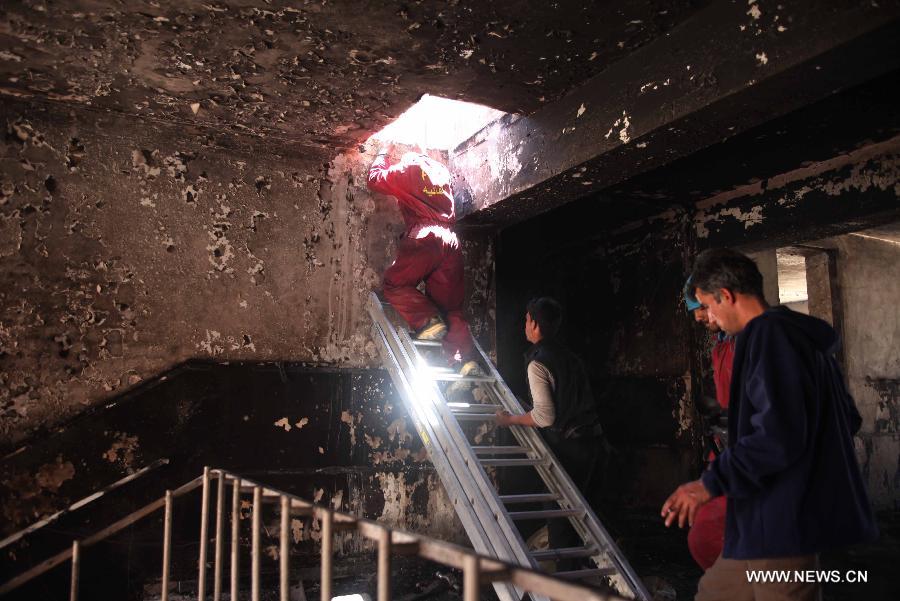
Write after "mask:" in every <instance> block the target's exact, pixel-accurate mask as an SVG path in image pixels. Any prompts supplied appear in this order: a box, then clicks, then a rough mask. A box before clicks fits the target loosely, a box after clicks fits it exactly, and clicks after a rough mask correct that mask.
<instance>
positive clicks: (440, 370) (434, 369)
mask: <svg viewBox="0 0 900 601" xmlns="http://www.w3.org/2000/svg"><path fill="white" fill-rule="evenodd" d="M428 371H429V372H431V373H432V374H453V373H456V372H455V371H453V368H452V367H441V366H438V365H429V366H428Z"/></svg>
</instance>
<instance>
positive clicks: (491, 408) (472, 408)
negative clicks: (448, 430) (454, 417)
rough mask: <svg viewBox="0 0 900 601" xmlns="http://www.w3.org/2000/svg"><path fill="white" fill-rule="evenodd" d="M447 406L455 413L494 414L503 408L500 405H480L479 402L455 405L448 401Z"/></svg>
mask: <svg viewBox="0 0 900 601" xmlns="http://www.w3.org/2000/svg"><path fill="white" fill-rule="evenodd" d="M447 406H448V407H449V408H450V411H452V412H453V413H490V414H491V415H494V414H495V413H497V411H499V410H500V409H503V407H501V406H500V405H487V404H483V405H479V404H471V405H470V404H461V405H454V404H453V403H447Z"/></svg>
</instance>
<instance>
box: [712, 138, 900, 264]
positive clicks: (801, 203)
mask: <svg viewBox="0 0 900 601" xmlns="http://www.w3.org/2000/svg"><path fill="white" fill-rule="evenodd" d="M898 219H900V136H895V137H894V138H891V139H890V140H886V141H884V142H880V143H877V144H871V145H869V146H865V147H863V148H860V149H858V150H855V151H853V152H850V153H847V154H843V155H840V156H838V157H834V158H832V159H829V160H827V161H821V162H818V163H814V164H812V165H809V166H806V167H802V168H799V169H794V170H792V171H789V172H787V173H783V174H780V175H777V176H775V177H771V178H768V179H766V180H763V181H760V182H757V183H754V184H750V185H746V186H741V187H738V188H735V189H733V190H729V191H727V192H723V193H721V194H717V195H716V196H713V197H712V198H709V199H707V200H704V201H701V202H699V203H697V210H696V212H695V214H694V229H695V234H696V238H697V245H698V247H699V248H701V249H702V248H709V247H717V246H740V247H741V248H742V249H743V250H745V251H752V250H757V249H767V248H774V247H780V246H791V245H795V244H802V243H803V242H806V241H809V240H817V239H819V238H826V237H829V236H835V235H839V234H846V233H848V232H854V231H858V230H861V229H865V228H867V227H872V226H875V225H879V224H883V223H887V222H890V221H896V220H898Z"/></svg>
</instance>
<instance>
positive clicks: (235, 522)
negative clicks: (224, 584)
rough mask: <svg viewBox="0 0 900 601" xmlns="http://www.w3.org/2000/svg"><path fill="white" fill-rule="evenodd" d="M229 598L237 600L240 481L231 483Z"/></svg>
mask: <svg viewBox="0 0 900 601" xmlns="http://www.w3.org/2000/svg"><path fill="white" fill-rule="evenodd" d="M231 482H232V483H233V484H234V488H233V489H232V491H231V598H232V599H237V598H238V562H239V561H240V544H241V479H240V478H234V479H233V480H232V481H231Z"/></svg>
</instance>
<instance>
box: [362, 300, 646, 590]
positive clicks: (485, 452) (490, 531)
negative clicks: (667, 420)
mask: <svg viewBox="0 0 900 601" xmlns="http://www.w3.org/2000/svg"><path fill="white" fill-rule="evenodd" d="M368 311H369V314H370V316H371V317H372V339H373V340H374V341H375V343H376V345H377V346H378V347H379V351H380V353H381V357H382V359H383V362H384V366H385V367H386V368H387V370H388V372H389V373H390V374H391V378H392V380H393V382H394V385H395V387H396V388H397V390H398V391H399V392H400V396H401V397H402V398H403V402H404V404H405V406H406V408H407V411H408V412H409V415H410V417H411V418H412V421H413V423H414V425H415V428H416V431H417V432H418V434H419V437H420V438H421V440H422V443H423V444H424V445H425V448H426V450H427V452H428V456H429V458H430V459H431V462H432V464H433V465H434V468H435V471H436V472H437V474H438V477H439V478H440V479H441V482H442V483H443V485H444V489H445V490H446V492H447V495H448V497H449V498H450V501H451V502H452V503H453V506H454V508H455V510H456V513H457V515H458V516H459V518H460V521H461V522H462V524H463V527H464V528H465V530H466V533H467V534H468V536H469V540H470V541H471V543H472V546H473V547H474V549H475V550H476V551H477V552H478V553H482V554H485V555H489V556H492V557H496V558H498V559H501V560H503V561H506V562H509V563H512V564H518V565H521V566H525V567H529V568H532V569H540V566H539V562H541V561H552V560H558V559H568V558H591V559H592V560H593V563H594V564H595V566H596V567H594V568H592V569H584V570H578V571H572V572H557V573H555V574H554V575H555V576H557V577H559V578H564V579H567V580H573V581H580V582H582V583H585V584H589V583H590V582H591V581H597V580H598V579H605V583H606V584H608V585H609V586H611V587H612V588H613V589H614V590H615V591H616V592H617V593H618V594H620V595H622V596H624V597H630V598H633V599H638V600H640V601H650V598H651V597H650V594H649V593H648V592H647V589H646V588H645V587H644V584H643V583H642V582H641V580H640V579H639V578H638V576H637V574H636V573H635V572H634V570H633V569H632V568H631V566H630V565H629V563H628V561H627V560H626V559H625V557H624V556H623V555H622V552H621V551H620V550H619V548H618V547H617V546H616V544H615V542H613V540H612V538H611V537H610V536H609V533H608V532H607V531H606V529H605V528H604V527H603V525H602V524H601V523H600V520H598V519H597V516H596V515H595V514H594V512H593V511H592V510H591V508H590V507H589V506H588V504H587V502H586V501H585V499H584V497H583V496H582V495H581V493H580V492H579V491H578V489H577V487H576V486H575V485H574V484H573V483H572V480H571V479H570V478H569V476H568V474H566V472H565V470H563V468H562V467H561V465H560V464H559V461H558V460H557V459H556V457H555V456H554V455H553V453H552V452H551V451H550V449H549V448H548V447H547V445H546V443H545V442H544V440H543V438H542V437H541V435H540V434H539V433H538V432H537V431H536V430H535V429H534V428H524V427H517V426H513V427H511V428H510V430H511V431H512V434H513V436H514V437H515V439H516V442H517V443H518V444H517V445H516V446H479V445H478V444H477V443H475V444H473V442H471V441H470V440H469V438H470V435H471V432H469V433H467V432H466V430H465V429H464V428H463V426H462V424H470V425H471V424H484V423H486V422H490V421H492V420H493V417H494V413H495V412H496V411H498V410H499V409H505V410H506V411H509V412H510V413H512V414H521V413H524V410H523V408H522V405H521V404H520V403H519V401H518V399H517V398H516V397H515V395H513V394H512V392H511V391H510V390H509V387H508V386H507V385H506V383H505V382H504V381H503V379H502V378H501V377H500V374H499V373H498V372H497V370H496V368H495V367H494V365H493V364H492V363H491V362H490V360H489V359H488V357H487V356H486V355H485V353H484V350H483V349H482V348H481V346H480V345H479V344H478V343H477V341H476V342H475V348H476V351H477V353H478V362H479V363H480V364H481V367H482V370H483V371H484V374H485V375H478V376H460V375H459V374H458V373H456V372H454V371H452V370H451V369H450V368H448V367H444V366H443V362H442V361H439V362H438V364H429V362H428V361H427V359H428V358H429V356H431V357H437V356H440V347H441V345H440V343H439V342H430V341H421V340H415V339H414V338H412V336H410V333H409V331H408V330H407V328H406V325H405V323H404V322H403V320H402V318H400V317H399V316H398V315H397V314H396V312H395V311H394V309H393V308H392V307H391V306H390V305H389V304H388V303H383V302H382V301H381V299H379V298H378V295H377V294H376V293H374V292H373V293H371V294H370V297H369V302H368ZM395 324H400V325H399V327H398V326H397V325H395ZM460 380H462V381H467V382H472V383H474V384H476V385H477V386H478V387H479V388H480V389H481V391H482V392H483V393H484V396H485V397H486V398H485V399H484V401H483V402H476V403H448V402H447V400H446V399H445V396H444V391H443V388H444V387H445V386H446V383H448V382H453V381H460ZM469 430H471V428H469ZM502 467H529V468H532V469H534V470H535V471H536V472H537V474H536V475H537V478H535V480H536V481H540V482H541V483H542V485H543V486H542V488H543V490H542V491H540V492H535V493H533V494H517V495H500V494H498V492H497V490H496V488H495V485H494V483H493V481H492V479H491V478H490V477H489V476H488V473H487V472H486V471H485V468H502ZM527 503H532V504H533V503H544V504H556V505H558V507H557V508H555V509H542V510H534V511H517V510H515V509H516V506H517V505H518V506H521V505H522V504H527ZM547 519H568V520H569V521H570V523H571V524H572V526H573V527H574V529H575V531H576V532H577V533H578V536H579V537H580V538H581V540H582V541H583V545H582V546H580V547H571V548H565V549H549V550H539V551H535V550H529V549H528V547H527V545H526V544H525V541H524V540H523V538H522V535H521V534H520V532H519V530H518V528H517V526H516V522H517V521H524V520H547ZM494 588H495V590H496V592H497V596H498V597H499V598H500V600H501V601H519V600H520V599H521V598H522V592H521V591H519V590H517V589H515V588H513V587H512V586H511V585H508V584H500V583H495V584H494ZM531 598H532V599H533V601H548V600H546V599H545V598H543V597H535V596H534V595H532V597H531Z"/></svg>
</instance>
